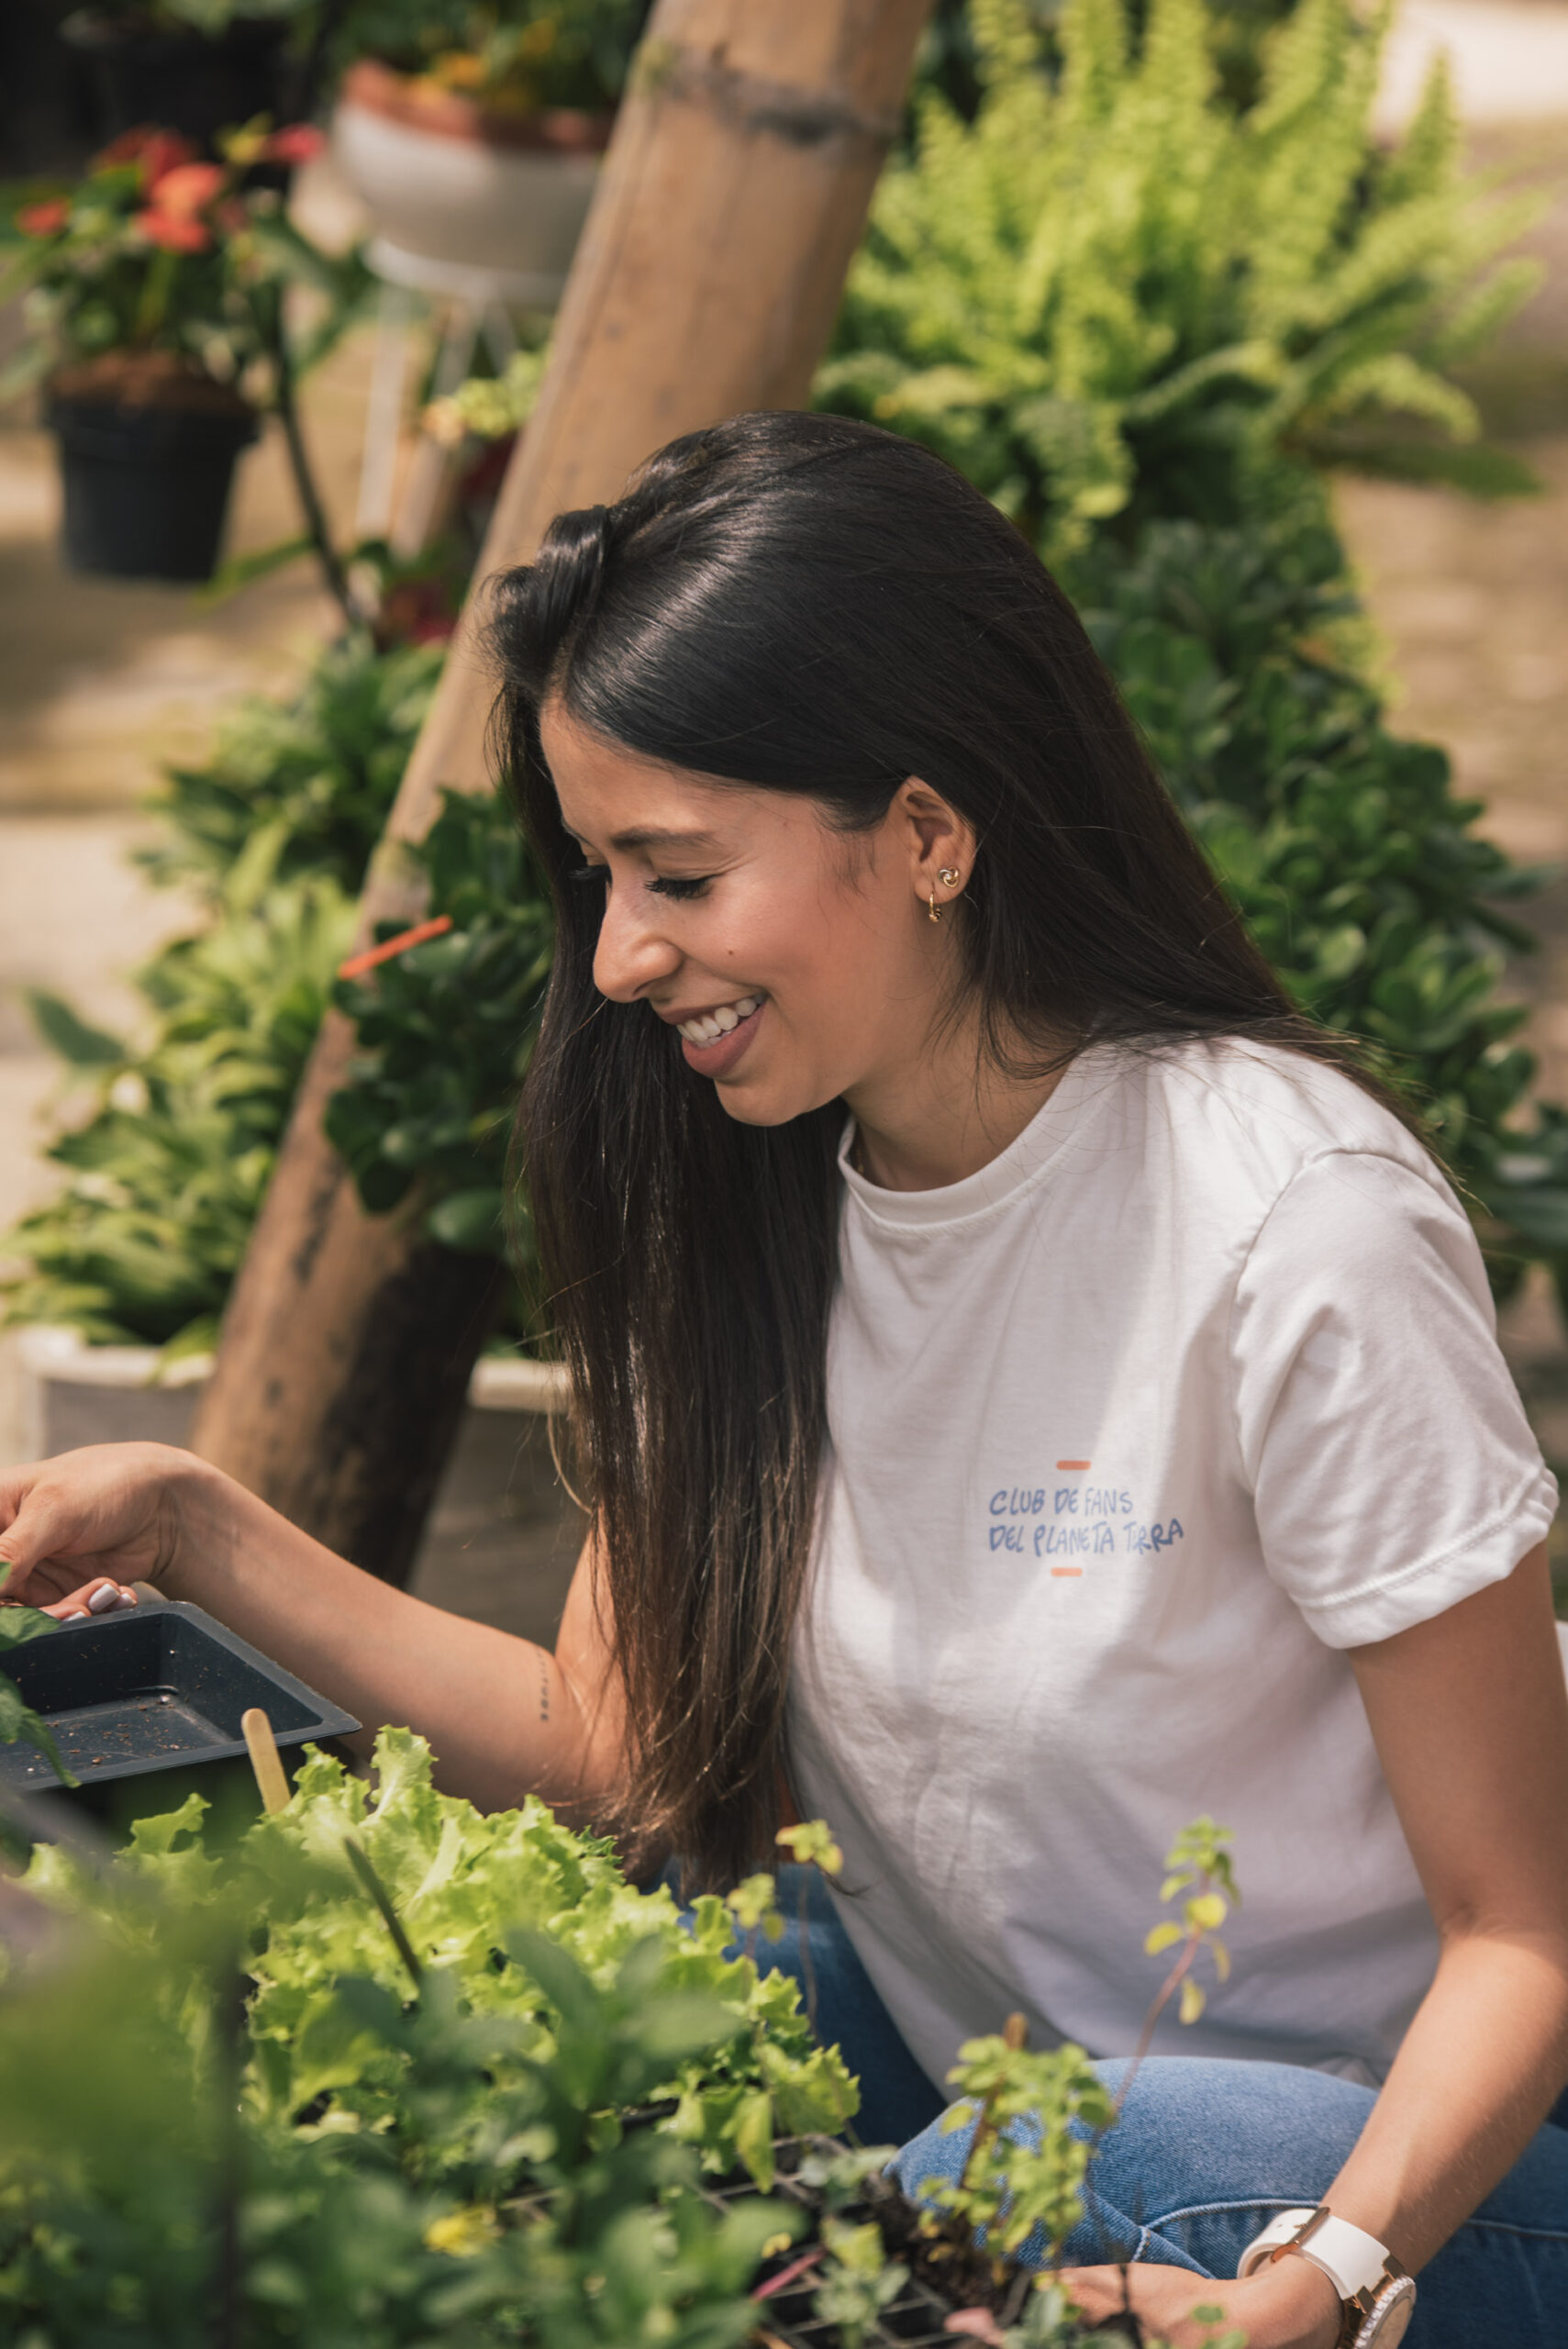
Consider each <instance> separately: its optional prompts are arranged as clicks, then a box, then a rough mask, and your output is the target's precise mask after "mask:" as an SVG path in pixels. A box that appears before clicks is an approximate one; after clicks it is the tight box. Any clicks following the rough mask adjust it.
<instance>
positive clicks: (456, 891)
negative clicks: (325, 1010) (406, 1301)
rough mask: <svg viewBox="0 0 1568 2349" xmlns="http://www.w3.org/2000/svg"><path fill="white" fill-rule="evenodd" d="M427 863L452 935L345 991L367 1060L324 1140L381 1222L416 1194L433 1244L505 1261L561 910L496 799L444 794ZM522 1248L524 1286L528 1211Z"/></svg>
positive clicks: (388, 931) (342, 1002) (341, 999)
mask: <svg viewBox="0 0 1568 2349" xmlns="http://www.w3.org/2000/svg"><path fill="white" fill-rule="evenodd" d="M414 854H415V856H416V858H417V861H418V863H420V864H421V865H422V866H423V867H424V869H425V871H426V872H427V873H428V875H429V880H430V908H431V912H432V914H433V915H434V916H436V917H440V916H443V915H444V916H446V917H448V918H450V923H451V928H450V930H448V931H447V933H446V934H445V935H444V936H443V937H439V938H433V939H430V940H429V941H428V942H426V943H425V944H423V945H418V946H414V947H412V948H410V949H409V951H408V952H406V953H404V954H400V955H398V956H396V957H395V959H394V960H392V961H390V962H386V963H382V964H381V965H380V966H379V968H378V969H376V970H375V971H373V972H372V973H369V974H366V976H365V977H364V978H362V979H344V980H340V981H339V984H338V986H337V989H336V994H335V1000H336V1001H337V1003H338V1005H339V1008H340V1009H342V1010H344V1011H345V1012H347V1013H348V1015H349V1016H350V1019H353V1020H354V1021H355V1023H356V1025H357V1027H358V1030H359V1037H360V1041H361V1046H362V1047H363V1048H364V1049H363V1052H362V1055H361V1058H360V1060H359V1061H358V1062H356V1063H355V1065H354V1067H353V1069H352V1070H351V1071H350V1076H349V1079H348V1082H347V1083H346V1085H344V1086H343V1087H342V1089H341V1090H340V1091H339V1092H338V1093H337V1094H336V1095H334V1097H333V1098H332V1100H331V1102H330V1103H329V1105H328V1111H327V1131H328V1136H329V1138H330V1139H331V1141H333V1142H335V1143H336V1145H337V1147H338V1148H339V1151H340V1152H342V1154H343V1156H344V1158H345V1159H346V1160H347V1162H348V1164H349V1166H350V1169H351V1170H352V1173H353V1175H354V1179H355V1182H356V1184H357V1185H358V1187H359V1191H360V1196H361V1198H362V1199H363V1201H364V1203H365V1205H366V1207H367V1208H370V1209H371V1210H372V1212H373V1213H384V1212H385V1211H386V1210H387V1209H389V1208H394V1207H397V1206H399V1205H401V1204H402V1202H403V1201H404V1200H405V1199H406V1198H407V1197H409V1195H410V1193H413V1192H415V1191H416V1190H417V1198H418V1202H419V1209H420V1213H421V1215H422V1217H423V1220H424V1225H425V1229H426V1230H428V1232H429V1234H430V1236H431V1238H432V1239H434V1240H437V1241H439V1242H440V1243H441V1244H442V1245H443V1246H445V1247H448V1248H456V1249H460V1250H464V1251H471V1252H475V1253H480V1254H495V1255H499V1254H501V1253H502V1252H503V1250H504V1249H505V1247H506V1240H507V1231H506V1150H507V1142H508V1139H509V1136H510V1133H511V1129H512V1122H513V1119H514V1117H515V1115H516V1111H517V1092H518V1088H519V1086H520V1085H521V1083H522V1079H523V1076H524V1074H525V1073H526V1071H527V1068H528V1056H529V1053H530V1052H531V1051H532V1048H533V1040H534V1036H535V1033H536V1030H537V1026H538V1020H539V1009H540V1007H541V1004H542V1001H543V996H544V987H545V982H546V980H547V979H548V977H549V975H550V950H551V946H552V943H553V938H554V928H553V920H552V917H551V913H550V900H549V896H548V894H547V893H546V891H545V889H544V887H543V886H542V885H541V883H540V882H539V877H538V875H537V874H535V873H534V871H533V868H532V865H531V863H530V862H529V859H528V854H527V852H526V851H525V849H524V847H523V843H522V840H521V837H520V835H519V833H518V831H517V826H516V823H515V822H514V820H513V818H512V816H511V813H510V811H509V809H508V807H506V802H505V800H504V799H503V798H501V797H500V796H499V795H483V794H478V795H476V794H467V793H462V792H457V791H448V792H446V793H445V794H444V795H443V806H442V809H441V813H440V815H439V817H438V818H437V820H436V822H435V824H434V825H433V826H432V827H431V829H430V831H429V833H428V835H427V837H426V839H425V840H424V841H422V842H421V843H420V844H419V846H418V847H417V849H416V850H415V851H414ZM398 927H399V925H397V924H396V923H387V924H384V925H383V931H384V935H385V936H387V937H390V936H392V935H393V934H394V933H395V931H396V930H397V929H398ZM512 1241H513V1248H512V1254H513V1262H514V1264H515V1266H516V1268H517V1269H518V1270H519V1271H523V1272H525V1273H526V1270H527V1268H528V1265H529V1264H531V1261H532V1247H531V1241H530V1238H529V1233H528V1225H527V1221H526V1208H524V1210H523V1215H522V1219H521V1221H520V1223H519V1224H518V1226H517V1229H516V1230H514V1232H513V1234H512Z"/></svg>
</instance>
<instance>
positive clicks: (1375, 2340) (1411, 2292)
mask: <svg viewBox="0 0 1568 2349" xmlns="http://www.w3.org/2000/svg"><path fill="white" fill-rule="evenodd" d="M1415 2313H1416V2287H1415V2285H1414V2284H1413V2283H1412V2281H1411V2279H1410V2277H1408V2276H1401V2277H1398V2279H1397V2280H1396V2282H1394V2283H1392V2284H1385V2286H1384V2288H1383V2289H1382V2291H1381V2292H1379V2294H1378V2296H1377V2299H1376V2300H1375V2301H1374V2302H1373V2309H1372V2313H1371V2314H1370V2316H1368V2318H1367V2320H1366V2321H1365V2323H1364V2324H1363V2325H1362V2329H1361V2331H1360V2332H1358V2333H1357V2334H1356V2337H1355V2349H1374V2344H1375V2349H1394V2345H1395V2343H1396V2342H1398V2341H1403V2340H1404V2338H1405V2335H1406V2332H1407V2330H1408V2328H1409V2323H1410V2319H1411V2318H1412V2317H1413V2316H1414V2315H1415Z"/></svg>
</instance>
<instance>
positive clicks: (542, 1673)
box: [539, 1656, 550, 1721]
mask: <svg viewBox="0 0 1568 2349" xmlns="http://www.w3.org/2000/svg"><path fill="white" fill-rule="evenodd" d="M539 1719H540V1720H541V1721H547V1720H549V1719H550V1658H549V1657H548V1656H546V1657H544V1658H543V1660H542V1661H541V1663H540V1664H539Z"/></svg>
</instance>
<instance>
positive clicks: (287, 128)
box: [261, 122, 327, 163]
mask: <svg viewBox="0 0 1568 2349" xmlns="http://www.w3.org/2000/svg"><path fill="white" fill-rule="evenodd" d="M326 144H327V134H326V132H325V131H324V130H317V128H316V125H315V124H314V123H313V122H285V123H284V125H283V127H282V128H281V129H278V130H274V131H273V132H272V135H271V137H270V138H269V139H268V140H267V143H266V145H265V146H264V147H263V148H262V150H261V156H262V160H263V161H266V162H269V163H308V162H310V161H312V160H313V159H314V158H315V157H316V156H317V155H319V154H320V153H321V151H322V150H323V149H324V148H325V146H326Z"/></svg>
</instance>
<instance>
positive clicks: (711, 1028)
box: [681, 995, 762, 1044]
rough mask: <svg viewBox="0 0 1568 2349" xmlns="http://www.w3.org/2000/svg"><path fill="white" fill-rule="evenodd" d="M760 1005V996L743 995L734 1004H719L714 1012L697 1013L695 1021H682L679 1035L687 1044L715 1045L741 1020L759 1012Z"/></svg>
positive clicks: (738, 1024) (738, 1025) (736, 1026)
mask: <svg viewBox="0 0 1568 2349" xmlns="http://www.w3.org/2000/svg"><path fill="white" fill-rule="evenodd" d="M761 1008H762V996H760V995H743V996H740V997H739V998H738V999H737V1001H735V1002H734V1003H721V1004H719V1005H718V1006H717V1008H716V1009H715V1010H712V1011H699V1012H698V1013H697V1015H696V1017H695V1019H683V1020H682V1022H681V1033H682V1035H683V1036H684V1038H685V1040H686V1041H687V1043H688V1044H717V1041H718V1040H719V1038H720V1037H721V1036H728V1033H729V1031H730V1030H731V1029H732V1028H739V1027H740V1022H741V1021H742V1020H743V1019H750V1018H751V1014H752V1013H753V1012H754V1011H760V1010H761Z"/></svg>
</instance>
